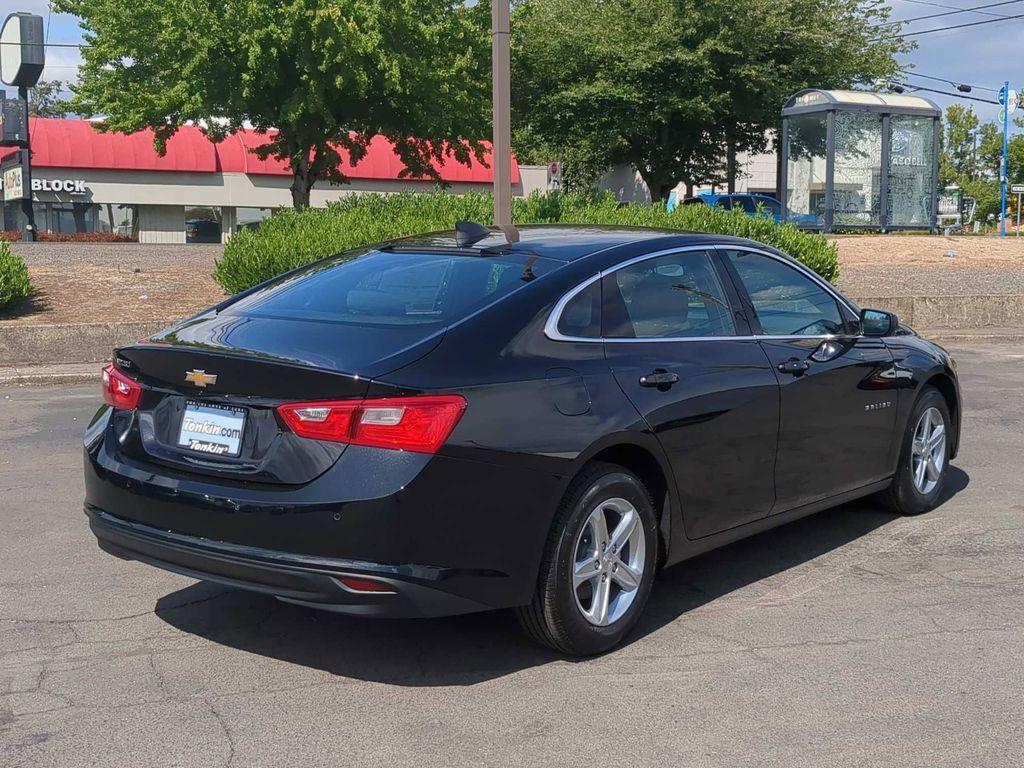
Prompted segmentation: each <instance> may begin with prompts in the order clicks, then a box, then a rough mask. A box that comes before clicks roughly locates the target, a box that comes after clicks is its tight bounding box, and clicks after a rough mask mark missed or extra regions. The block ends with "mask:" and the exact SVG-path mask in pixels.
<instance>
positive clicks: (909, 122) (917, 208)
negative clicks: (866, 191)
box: [887, 115, 936, 227]
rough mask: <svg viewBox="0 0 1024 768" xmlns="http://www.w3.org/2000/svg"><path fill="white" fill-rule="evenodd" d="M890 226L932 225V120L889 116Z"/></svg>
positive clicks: (933, 179) (933, 145)
mask: <svg viewBox="0 0 1024 768" xmlns="http://www.w3.org/2000/svg"><path fill="white" fill-rule="evenodd" d="M889 131H890V140H889V141H890V144H889V146H890V149H889V195H888V201H887V203H888V210H889V221H888V225H889V226H890V227H931V226H933V225H934V223H935V211H934V210H933V206H934V200H935V189H934V185H935V174H934V168H935V162H936V158H935V120H934V119H933V118H931V117H915V116H912V115H893V116H892V117H891V118H890V119H889Z"/></svg>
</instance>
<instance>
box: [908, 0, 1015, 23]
mask: <svg viewBox="0 0 1024 768" xmlns="http://www.w3.org/2000/svg"><path fill="white" fill-rule="evenodd" d="M903 2H905V3H914V4H915V5H927V6H930V7H932V8H945V9H946V10H948V11H959V10H961V9H960V8H959V7H957V6H955V5H946V4H945V3H933V2H929V0H903ZM977 13H979V14H981V15H982V16H994V17H996V18H998V19H1008V18H1010V17H1009V16H1003V15H1002V14H1001V13H986V12H985V11H977Z"/></svg>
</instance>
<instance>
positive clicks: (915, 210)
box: [781, 88, 942, 232]
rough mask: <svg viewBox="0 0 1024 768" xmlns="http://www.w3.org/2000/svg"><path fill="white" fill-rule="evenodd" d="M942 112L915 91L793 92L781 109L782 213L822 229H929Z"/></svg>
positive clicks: (935, 196)
mask: <svg viewBox="0 0 1024 768" xmlns="http://www.w3.org/2000/svg"><path fill="white" fill-rule="evenodd" d="M941 118H942V112H941V110H939V108H938V107H937V106H936V105H935V104H934V103H933V102H931V101H929V100H928V99H925V98H922V97H920V96H911V95H900V94H890V93H873V92H870V91H827V90H821V89H815V88H812V89H807V90H804V91H800V92H799V93H797V94H794V95H793V96H791V97H790V98H789V100H788V101H787V102H786V105H785V106H784V107H783V109H782V147H781V149H782V160H783V162H782V179H781V181H782V183H781V188H782V192H783V201H782V202H783V216H784V218H785V219H786V220H787V221H790V222H792V223H794V224H796V225H798V226H800V227H805V228H808V229H816V230H820V231H824V232H832V231H835V230H856V229H864V230H879V231H888V230H897V229H923V230H930V231H934V230H935V228H936V226H937V225H936V221H937V213H938V192H939V189H938V187H939V180H938V173H939V138H940V135H941V124H940V120H941Z"/></svg>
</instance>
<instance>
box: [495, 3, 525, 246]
mask: <svg viewBox="0 0 1024 768" xmlns="http://www.w3.org/2000/svg"><path fill="white" fill-rule="evenodd" d="M509 5H510V2H509V0H491V109H492V113H493V122H494V134H493V136H492V139H491V148H492V150H493V155H492V157H493V162H494V225H495V226H496V227H499V228H500V229H501V230H502V232H504V233H505V237H506V238H507V239H508V240H509V242H515V241H516V240H518V239H519V234H518V233H517V232H516V228H515V225H514V224H513V223H512V106H511V99H512V85H511V58H512V56H511V50H510V42H509V26H510V24H509V16H510V13H509Z"/></svg>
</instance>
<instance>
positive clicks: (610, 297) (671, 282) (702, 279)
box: [602, 251, 736, 339]
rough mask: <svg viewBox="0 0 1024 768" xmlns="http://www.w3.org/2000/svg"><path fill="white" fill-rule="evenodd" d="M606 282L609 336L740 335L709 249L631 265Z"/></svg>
mask: <svg viewBox="0 0 1024 768" xmlns="http://www.w3.org/2000/svg"><path fill="white" fill-rule="evenodd" d="M603 283H604V286H603V289H602V293H603V303H604V312H603V320H602V322H603V328H604V333H603V335H604V336H605V337H606V338H610V339H615V338H625V339H659V338H662V339H664V338H693V337H698V336H700V337H705V336H735V335H736V325H735V323H734V322H733V314H732V309H731V307H730V306H729V301H728V299H727V298H726V294H725V291H724V290H723V289H722V284H721V282H720V280H719V279H718V274H717V272H716V271H715V268H714V266H713V265H712V262H711V256H710V255H709V254H708V253H707V252H706V251H680V252H678V253H671V254H668V255H666V256H659V257H656V258H652V259H647V260H645V261H640V262H637V263H635V264H630V265H629V266H625V267H622V268H621V269H618V270H616V271H615V272H613V273H611V274H610V275H608V276H607V277H605V278H604V280H603Z"/></svg>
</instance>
